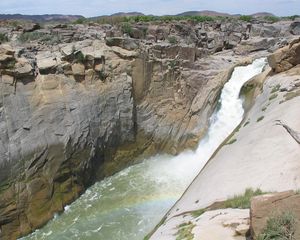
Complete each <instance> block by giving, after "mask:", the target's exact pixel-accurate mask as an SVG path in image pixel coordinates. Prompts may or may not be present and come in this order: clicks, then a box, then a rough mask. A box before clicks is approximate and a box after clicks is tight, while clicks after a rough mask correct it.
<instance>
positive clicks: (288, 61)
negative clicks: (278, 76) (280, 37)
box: [268, 42, 300, 73]
mask: <svg viewBox="0 0 300 240" xmlns="http://www.w3.org/2000/svg"><path fill="white" fill-rule="evenodd" d="M268 62H269V65H270V67H271V68H272V69H273V71H275V72H276V73H280V72H284V71H287V70H289V69H291V68H292V67H294V66H296V65H297V64H300V43H299V42H298V43H297V42H296V43H294V44H290V45H289V46H286V47H283V48H281V49H279V50H278V51H276V52H275V53H274V54H272V55H270V56H269V57H268Z"/></svg>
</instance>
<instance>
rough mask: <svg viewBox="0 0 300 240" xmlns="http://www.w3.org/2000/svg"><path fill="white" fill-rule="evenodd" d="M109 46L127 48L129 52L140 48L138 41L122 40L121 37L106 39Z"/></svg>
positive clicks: (131, 39)
mask: <svg viewBox="0 0 300 240" xmlns="http://www.w3.org/2000/svg"><path fill="white" fill-rule="evenodd" d="M106 45H107V46H110V47H112V46H116V47H120V48H125V49H127V50H135V49H137V48H138V42H137V40H135V39H133V38H121V37H112V38H106Z"/></svg>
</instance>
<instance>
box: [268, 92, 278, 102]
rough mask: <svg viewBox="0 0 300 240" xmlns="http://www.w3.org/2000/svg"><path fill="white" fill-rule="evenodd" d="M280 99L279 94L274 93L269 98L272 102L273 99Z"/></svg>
mask: <svg viewBox="0 0 300 240" xmlns="http://www.w3.org/2000/svg"><path fill="white" fill-rule="evenodd" d="M277 97H278V94H277V93H273V94H272V95H271V96H270V97H269V100H270V101H271V100H273V99H275V98H277Z"/></svg>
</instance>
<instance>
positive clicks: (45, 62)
mask: <svg viewBox="0 0 300 240" xmlns="http://www.w3.org/2000/svg"><path fill="white" fill-rule="evenodd" d="M37 66H38V68H39V71H40V73H41V74H48V73H54V72H55V71H56V67H57V61H56V58H55V57H54V56H44V55H41V56H38V57H37Z"/></svg>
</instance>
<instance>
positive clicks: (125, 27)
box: [121, 23, 132, 35]
mask: <svg viewBox="0 0 300 240" xmlns="http://www.w3.org/2000/svg"><path fill="white" fill-rule="evenodd" d="M121 30H122V32H123V33H126V34H128V35H130V34H132V26H131V24H130V23H123V24H122V26H121Z"/></svg>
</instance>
